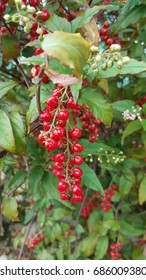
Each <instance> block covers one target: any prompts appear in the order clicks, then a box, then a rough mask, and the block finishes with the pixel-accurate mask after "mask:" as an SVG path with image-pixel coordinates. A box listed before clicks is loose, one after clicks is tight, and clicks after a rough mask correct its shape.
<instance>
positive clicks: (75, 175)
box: [72, 167, 83, 178]
mask: <svg viewBox="0 0 146 280" xmlns="http://www.w3.org/2000/svg"><path fill="white" fill-rule="evenodd" d="M82 175H83V171H82V169H81V168H79V167H76V168H74V169H73V171H72V177H73V178H79V177H81V176H82Z"/></svg>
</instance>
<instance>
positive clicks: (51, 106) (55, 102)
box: [47, 96, 58, 110]
mask: <svg viewBox="0 0 146 280" xmlns="http://www.w3.org/2000/svg"><path fill="white" fill-rule="evenodd" d="M47 106H48V107H49V109H50V110H53V109H54V108H56V107H57V106H58V99H57V97H56V96H51V97H49V98H48V100H47Z"/></svg>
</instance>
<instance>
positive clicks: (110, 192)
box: [100, 184, 118, 212]
mask: <svg viewBox="0 0 146 280" xmlns="http://www.w3.org/2000/svg"><path fill="white" fill-rule="evenodd" d="M117 188H118V186H117V185H116V184H114V185H112V186H111V187H110V188H109V189H106V190H104V194H105V196H104V197H103V198H102V199H101V204H100V206H101V207H102V210H103V212H108V211H109V210H111V208H112V203H111V199H112V197H113V196H114V194H115V190H117Z"/></svg>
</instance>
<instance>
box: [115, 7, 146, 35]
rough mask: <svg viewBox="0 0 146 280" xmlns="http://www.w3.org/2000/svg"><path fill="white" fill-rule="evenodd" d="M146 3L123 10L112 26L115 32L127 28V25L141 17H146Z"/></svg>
mask: <svg viewBox="0 0 146 280" xmlns="http://www.w3.org/2000/svg"><path fill="white" fill-rule="evenodd" d="M145 10H146V5H140V6H137V7H134V8H133V9H130V10H128V11H126V12H125V11H123V12H122V13H120V16H119V17H118V18H117V20H116V23H115V24H114V25H113V26H112V30H113V32H114V33H115V32H118V31H119V30H122V29H125V28H126V27H127V26H129V25H131V24H134V23H137V22H138V21H139V20H140V19H142V18H146V13H145Z"/></svg>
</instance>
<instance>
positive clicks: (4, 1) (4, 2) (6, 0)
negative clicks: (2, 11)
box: [1, 0, 9, 4]
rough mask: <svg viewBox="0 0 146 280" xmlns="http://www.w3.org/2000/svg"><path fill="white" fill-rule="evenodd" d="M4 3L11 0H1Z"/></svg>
mask: <svg viewBox="0 0 146 280" xmlns="http://www.w3.org/2000/svg"><path fill="white" fill-rule="evenodd" d="M1 1H2V3H3V4H7V3H8V1H9V0H1Z"/></svg>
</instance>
